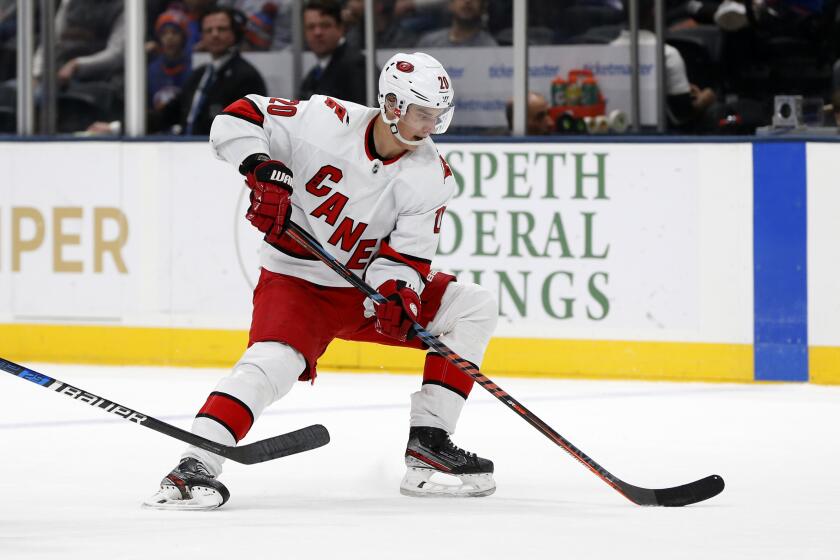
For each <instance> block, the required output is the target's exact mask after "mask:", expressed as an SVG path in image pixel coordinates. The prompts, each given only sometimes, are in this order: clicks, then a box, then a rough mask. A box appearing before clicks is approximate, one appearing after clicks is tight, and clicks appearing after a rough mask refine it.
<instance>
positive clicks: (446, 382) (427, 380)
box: [423, 352, 475, 399]
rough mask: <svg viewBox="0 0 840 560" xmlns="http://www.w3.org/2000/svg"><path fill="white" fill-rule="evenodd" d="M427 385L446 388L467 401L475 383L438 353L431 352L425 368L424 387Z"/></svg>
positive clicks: (427, 356) (427, 357)
mask: <svg viewBox="0 0 840 560" xmlns="http://www.w3.org/2000/svg"><path fill="white" fill-rule="evenodd" d="M473 365H475V364H473ZM426 384H430V385H440V386H441V387H446V388H447V389H449V390H450V391H452V392H453V393H457V394H458V395H460V396H462V397H464V398H465V399H466V398H467V397H468V396H469V394H470V391H471V390H472V388H473V385H474V384H475V381H474V380H473V378H472V377H470V376H469V375H467V374H466V373H464V372H463V371H461V370H460V369H458V368H457V367H455V366H454V365H453V364H452V363H451V362H449V360H447V359H446V358H444V357H443V356H441V355H440V354H438V353H437V352H429V353H428V354H427V355H426V366H425V367H424V368H423V385H426Z"/></svg>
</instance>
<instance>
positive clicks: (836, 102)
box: [831, 88, 840, 128]
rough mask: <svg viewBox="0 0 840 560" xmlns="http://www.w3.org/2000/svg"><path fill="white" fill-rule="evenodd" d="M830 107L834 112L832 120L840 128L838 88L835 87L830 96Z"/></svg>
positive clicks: (839, 92) (839, 96)
mask: <svg viewBox="0 0 840 560" xmlns="http://www.w3.org/2000/svg"><path fill="white" fill-rule="evenodd" d="M831 109H832V112H833V113H834V122H835V123H836V124H837V127H838V128H840V88H838V89H835V90H834V94H832V96H831Z"/></svg>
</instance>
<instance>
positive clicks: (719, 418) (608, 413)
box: [0, 364, 840, 560]
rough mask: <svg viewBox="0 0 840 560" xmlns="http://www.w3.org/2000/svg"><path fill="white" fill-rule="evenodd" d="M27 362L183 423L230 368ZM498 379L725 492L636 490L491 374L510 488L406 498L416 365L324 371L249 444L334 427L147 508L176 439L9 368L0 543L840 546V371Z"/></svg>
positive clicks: (97, 548)
mask: <svg viewBox="0 0 840 560" xmlns="http://www.w3.org/2000/svg"><path fill="white" fill-rule="evenodd" d="M28 365H30V366H31V367H32V368H33V369H35V370H37V371H40V372H42V373H45V374H47V375H50V376H53V377H56V378H58V379H60V380H62V381H66V382H69V383H72V384H74V385H77V386H79V387H81V388H83V389H85V390H88V391H91V392H93V393H96V394H98V395H100V396H103V397H106V398H109V399H111V400H114V401H116V402H118V403H120V404H124V405H126V406H129V407H132V408H135V409H137V410H138V411H140V412H142V413H145V414H148V415H151V416H154V417H156V418H158V419H161V420H164V421H167V422H170V423H173V424H176V425H178V426H181V427H184V428H189V426H190V421H191V418H192V416H193V415H194V414H195V412H196V411H197V410H198V408H199V407H200V406H201V404H202V403H203V402H204V399H205V398H206V396H207V393H208V392H209V391H210V390H212V388H213V386H214V385H215V382H216V380H217V379H218V378H219V377H221V376H222V375H224V374H225V373H226V372H225V371H222V370H207V369H203V370H189V369H175V368H139V367H130V368H118V367H96V366H68V365H45V364H28ZM494 381H496V382H497V383H498V384H499V385H501V386H502V387H503V388H504V389H506V390H507V391H508V392H510V393H511V394H512V395H513V396H514V397H516V398H517V399H519V400H520V401H521V402H523V403H524V404H525V405H526V406H528V407H529V408H531V410H532V411H533V412H535V413H536V414H537V415H539V416H540V417H541V418H542V419H543V420H545V421H546V422H548V423H549V424H550V425H551V426H552V427H554V429H556V430H557V431H558V432H559V433H561V434H562V435H564V436H565V437H567V438H568V439H569V440H571V441H572V443H574V444H575V445H577V446H578V447H580V448H581V449H582V450H583V451H584V452H585V453H587V454H588V455H590V456H591V457H592V458H593V459H595V460H596V461H598V462H599V463H600V464H601V465H602V466H604V467H605V468H606V469H607V470H609V471H610V472H612V473H613V474H614V475H616V476H618V477H620V478H622V479H623V480H625V481H627V482H630V483H632V484H635V485H638V486H647V487H666V486H673V485H676V484H682V483H685V482H689V481H691V480H695V479H697V478H701V477H703V476H706V475H709V474H720V475H722V476H723V477H724V478H725V480H726V483H727V488H726V490H724V492H723V494H721V495H720V496H718V497H716V498H713V499H712V500H710V501H708V502H705V503H702V504H698V505H694V506H689V507H686V508H673V509H671V508H667V509H666V508H642V507H638V506H635V505H633V504H631V503H630V502H628V501H627V500H626V499H625V498H623V497H622V496H621V495H620V494H618V493H617V492H615V491H614V490H612V489H611V488H610V487H609V486H607V485H606V484H604V483H603V482H602V481H601V480H599V479H598V478H597V477H595V476H594V475H593V474H592V473H590V472H589V471H588V470H587V469H585V468H584V467H583V466H582V465H580V464H578V463H577V462H576V461H574V460H573V459H572V458H571V457H569V456H568V455H567V454H566V453H565V452H563V451H562V450H561V449H560V448H559V447H557V446H555V445H554V444H553V443H551V442H550V441H549V440H548V439H546V438H545V437H544V436H542V435H541V434H540V433H538V432H537V431H536V430H535V429H533V428H532V427H531V426H529V425H528V424H526V423H525V422H524V421H523V420H522V419H521V418H519V417H518V416H517V415H516V414H514V413H513V412H511V411H510V410H508V409H507V408H505V407H504V406H503V405H502V404H501V403H499V402H498V401H496V400H495V399H494V398H493V397H491V396H490V395H489V394H487V393H486V392H485V391H484V390H482V389H481V388H480V387H478V386H476V388H475V389H474V391H473V395H472V396H471V397H470V402H469V403H468V404H467V407H466V409H465V411H464V414H463V416H462V419H461V422H460V424H459V428H458V432H457V433H456V434H455V436H454V437H453V440H454V441H455V443H456V445H460V446H462V447H464V448H466V449H468V450H471V451H476V452H478V453H479V454H481V455H483V456H485V457H488V458H490V459H492V460H493V461H494V462H495V464H496V481H497V484H498V490H497V491H496V494H495V495H493V496H490V497H488V498H479V499H461V500H457V499H448V500H433V499H415V498H408V497H404V496H401V495H400V494H399V490H398V488H399V481H400V478H401V476H402V474H403V460H402V453H403V450H404V445H405V439H406V436H407V430H408V426H407V423H408V420H407V418H408V402H409V399H408V396H409V394H410V393H411V392H412V391H414V390H415V389H416V387H417V385H418V376H409V375H361V374H346V373H331V372H321V375H320V376H319V377H318V380H317V381H316V383H315V385H314V386H310V385H308V384H304V383H300V384H298V386H297V387H295V389H294V390H293V391H292V393H291V394H290V395H289V396H288V397H287V398H285V399H284V400H283V401H282V402H280V403H276V404H274V405H273V406H272V407H271V408H269V409H268V410H267V412H266V413H265V414H264V415H263V417H262V418H260V419H259V420H258V421H257V423H256V424H255V427H254V429H253V430H252V432H251V433H250V434H249V436H248V438H246V440H245V442H250V441H255V440H257V439H262V438H265V437H269V436H271V435H275V434H278V433H282V432H286V431H290V430H292V429H295V428H298V427H302V426H304V425H308V424H313V423H322V424H324V425H326V426H327V427H328V428H329V430H330V432H331V434H332V442H331V443H330V445H328V446H326V447H324V448H321V449H318V450H315V451H311V452H308V453H304V454H301V455H297V456H293V457H288V458H284V459H279V460H276V461H272V462H269V463H264V464H260V465H252V466H246V465H239V464H236V463H232V462H228V463H227V466H226V471H225V473H224V475H223V480H224V482H225V484H226V485H227V486H228V488H229V489H230V491H231V495H232V497H231V500H230V502H228V504H227V505H225V507H224V508H222V509H220V510H217V511H213V512H161V511H152V510H144V509H141V508H140V502H141V500H142V499H143V498H145V497H146V496H147V495H149V494H151V493H152V492H153V491H154V490H155V488H156V485H157V483H158V481H159V479H160V478H161V477H162V476H163V475H164V474H165V473H166V472H168V470H169V469H170V468H171V467H172V466H173V465H174V464H175V462H176V461H177V458H178V456H179V454H180V452H181V450H182V448H183V447H184V446H183V444H181V443H180V442H178V441H176V440H173V439H171V438H169V437H167V436H164V435H162V434H158V433H157V432H154V431H152V430H148V429H144V428H141V427H138V426H135V425H131V424H129V423H127V422H126V421H124V420H120V419H118V418H116V417H114V416H112V415H109V414H106V413H104V412H102V411H100V410H96V409H92V408H90V407H88V406H84V405H82V404H80V403H78V402H74V401H72V400H70V399H68V398H66V397H62V396H59V395H55V394H51V393H50V392H49V391H45V390H44V389H42V388H40V387H37V386H35V385H33V384H31V383H25V382H23V381H22V380H16V379H13V378H12V377H11V376H9V375H5V376H0V383H2V385H0V450H2V455H0V457H2V459H1V460H0V474H1V475H2V476H0V558H2V559H15V560H16V559H31V558H86V559H91V558H93V559H95V558H118V559H122V558H125V559H134V558H137V559H140V558H144V559H146V558H148V559H163V558H178V559H181V560H206V559H210V558H225V559H227V560H230V559H233V560H246V559H247V560H252V559H262V558H272V559H298V558H301V559H303V558H305V559H322V558H323V559H356V558H358V559H362V558H364V559H379V558H388V559H396V560H404V559H415V558H416V559H423V560H430V559H441V560H443V559H449V558H458V559H481V560H485V559H497V558H505V559H522V558H527V559H536V558H551V559H555V560H559V559H575V560H578V559H591V558H599V559H600V558H604V559H616V560H625V559H636V558H644V559H646V560H647V559H659V558H662V559H669V560H679V559H703V560H707V559H729V558H731V559H739V560H740V559H752V558H755V559H762V560H768V559H777V558H778V559H800V558H801V559H821V558H826V559H829V558H830V559H834V560H836V559H838V558H840V476H838V475H840V442H839V438H838V426H840V388H838V387H821V386H813V385H786V384H766V385H737V384H730V385H714V384H689V383H685V384H675V383H638V382H596V381H563V380H539V379H517V378H502V377H500V378H494Z"/></svg>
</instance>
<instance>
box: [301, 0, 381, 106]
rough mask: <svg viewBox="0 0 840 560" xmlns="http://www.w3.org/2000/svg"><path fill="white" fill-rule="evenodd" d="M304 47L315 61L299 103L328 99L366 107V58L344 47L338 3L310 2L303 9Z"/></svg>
mask: <svg viewBox="0 0 840 560" xmlns="http://www.w3.org/2000/svg"><path fill="white" fill-rule="evenodd" d="M303 34H304V38H305V39H306V44H307V46H308V47H309V50H311V51H312V52H313V53H314V54H315V56H316V57H317V58H318V61H317V63H316V64H315V66H314V67H313V68H312V69H311V70H310V71H309V73H307V74H306V76H305V77H304V79H303V82H302V83H301V85H300V90H299V91H298V97H299V98H300V99H309V98H310V97H311V96H312V95H313V94H316V93H320V94H323V95H331V96H335V97H338V98H340V99H344V100H346V101H353V102H355V103H361V104H365V103H366V99H365V89H366V88H365V58H364V56H362V54H361V52H359V50H358V49H355V48H353V47H352V46H350V45H348V44H347V40H346V39H345V38H344V25H343V23H342V21H341V5H340V4H339V3H338V1H337V0H310V1H309V2H307V4H306V6H305V7H304V9H303Z"/></svg>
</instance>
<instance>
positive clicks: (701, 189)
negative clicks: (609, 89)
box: [0, 141, 840, 383]
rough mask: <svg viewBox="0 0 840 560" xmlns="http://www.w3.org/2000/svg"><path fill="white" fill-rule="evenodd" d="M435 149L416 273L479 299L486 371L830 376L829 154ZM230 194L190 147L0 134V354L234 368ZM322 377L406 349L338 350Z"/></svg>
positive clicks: (838, 303)
mask: <svg viewBox="0 0 840 560" xmlns="http://www.w3.org/2000/svg"><path fill="white" fill-rule="evenodd" d="M439 148H440V151H441V153H442V155H444V156H445V157H446V159H447V160H448V162H449V164H450V166H451V168H452V171H453V174H454V175H455V178H456V180H457V182H458V185H459V190H458V196H457V197H456V198H455V199H454V200H453V201H452V203H451V204H450V205H449V207H448V208H447V212H446V215H445V217H444V221H443V237H442V241H441V247H440V255H439V257H438V259H437V260H436V262H435V265H436V266H437V267H439V268H442V269H444V270H449V271H456V272H457V273H458V274H459V278H461V280H462V281H476V282H479V283H481V284H483V285H485V286H487V287H489V288H490V289H491V290H492V291H493V292H494V293H495V294H496V295H497V298H498V300H499V308H500V312H501V315H502V320H501V321H500V325H499V328H498V330H497V333H496V337H495V338H494V340H493V342H492V343H491V347H490V350H489V352H488V356H487V359H486V362H485V364H484V367H483V369H485V370H486V371H487V373H488V374H499V373H504V374H514V375H517V374H519V375H539V376H558V377H594V378H637V379H677V380H724V381H751V380H812V381H817V382H824V383H838V382H840V321H838V319H837V317H838V316H840V290H838V289H837V288H836V280H835V279H836V278H838V276H839V275H840V258H838V257H840V255H838V249H837V240H838V239H840V215H838V214H840V210H838V208H840V185H838V181H837V180H836V175H837V173H836V170H837V160H838V156H840V143H830V142H828V143H807V144H806V143H803V142H764V143H759V142H756V143H751V142H747V141H742V142H728V143H713V142H710V143H621V144H617V143H600V142H593V143H578V142H569V143H503V142H495V143H468V142H455V143H449V142H447V143H442V144H440V145H439ZM246 200H247V197H246V196H245V189H244V188H243V186H242V182H241V178H240V177H238V175H237V174H236V172H235V171H234V170H233V169H232V168H230V167H229V166H228V165H227V164H224V163H222V162H220V161H217V160H215V159H213V157H212V156H211V155H210V152H209V150H208V148H207V146H206V144H205V143H200V142H151V141H147V142H5V143H0V356H2V357H6V358H9V359H12V360H16V361H28V360H38V361H70V362H93V363H146V364H176V365H191V366H194V365H229V364H232V363H233V362H234V361H235V360H236V358H237V357H238V356H239V354H240V353H241V351H242V349H243V348H244V345H245V343H246V341H247V328H248V324H249V318H250V301H251V290H252V287H253V284H254V282H255V278H256V275H257V272H258V264H257V254H256V251H257V247H258V245H259V243H260V237H259V235H258V234H257V232H255V231H254V230H252V229H251V227H250V225H249V224H248V223H247V222H246V221H245V220H244V219H243V215H244V210H245V205H246ZM303 320H305V318H304V319H303ZM320 365H321V366H322V367H327V368H343V369H364V370H368V371H370V370H375V369H377V368H380V367H382V368H386V369H388V370H419V369H420V368H421V367H422V356H421V355H419V353H417V352H412V351H408V350H400V349H393V348H384V347H378V346H374V345H361V344H349V343H343V342H341V341H337V342H336V343H334V344H333V345H332V346H331V347H330V349H329V350H328V352H327V354H326V355H325V356H324V357H323V358H322V359H321V361H320Z"/></svg>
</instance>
